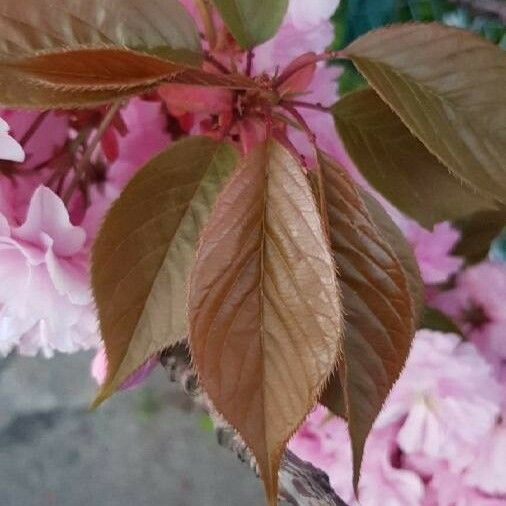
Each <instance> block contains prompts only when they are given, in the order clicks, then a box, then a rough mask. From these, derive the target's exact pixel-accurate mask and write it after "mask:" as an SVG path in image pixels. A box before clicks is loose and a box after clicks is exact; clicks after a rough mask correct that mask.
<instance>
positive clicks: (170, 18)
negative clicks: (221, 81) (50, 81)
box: [0, 0, 201, 64]
mask: <svg viewBox="0 0 506 506" xmlns="http://www.w3.org/2000/svg"><path fill="white" fill-rule="evenodd" d="M83 47H87V48H91V47H95V48H105V47H116V48H128V49H132V50H134V51H139V52H143V53H147V54H151V55H154V56H158V57H160V58H164V59H167V60H171V61H178V62H185V63H194V64H198V63H199V62H200V60H201V56H200V52H201V46H200V40H199V36H198V33H197V30H196V27H195V24H194V22H193V20H192V18H191V17H190V15H189V14H188V13H187V12H186V11H185V9H184V8H183V7H182V6H181V5H180V3H179V2H178V1H177V0H107V1H104V0H73V1H69V0H22V1H19V0H2V4H1V5H0V59H1V60H9V59H13V58H15V59H17V58H26V57H31V56H34V55H35V54H38V53H40V52H44V53H47V52H60V51H62V50H65V49H69V48H72V49H77V48H83Z"/></svg>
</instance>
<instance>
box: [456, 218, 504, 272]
mask: <svg viewBox="0 0 506 506" xmlns="http://www.w3.org/2000/svg"><path fill="white" fill-rule="evenodd" d="M454 225H455V226H456V227H457V228H458V229H459V231H460V234H461V237H460V241H459V242H458V243H457V245H456V246H455V248H454V250H453V252H452V254H453V255H457V256H461V257H464V258H465V259H466V261H467V262H468V263H470V264H474V263H477V262H480V261H481V260H483V259H484V258H485V257H486V256H487V255H488V252H489V251H490V246H491V244H492V241H493V240H494V239H495V238H496V237H497V236H498V235H499V234H500V233H501V231H502V230H503V229H504V228H505V227H506V209H504V208H503V209H498V210H497V211H483V212H480V213H474V214H471V215H470V216H466V217H464V218H462V219H460V220H457V221H456V222H455V223H454Z"/></svg>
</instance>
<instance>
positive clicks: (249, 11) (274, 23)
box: [213, 0, 288, 49]
mask: <svg viewBox="0 0 506 506" xmlns="http://www.w3.org/2000/svg"><path fill="white" fill-rule="evenodd" d="M213 2H214V4H215V5H216V8H217V9H218V11H219V12H220V14H221V17H222V18H223V21H224V22H225V24H226V25H227V28H228V29H229V30H230V32H231V33H232V35H233V36H234V38H235V40H236V41H237V42H238V43H239V45H240V46H241V47H242V48H245V49H249V48H252V47H255V46H258V45H259V44H261V43H262V42H265V41H266V40H269V39H270V38H271V37H273V36H274V35H275V34H276V32H277V31H278V28H279V27H280V25H281V23H282V21H283V18H284V17H285V13H286V10H287V8H288V0H269V1H266V0H213Z"/></svg>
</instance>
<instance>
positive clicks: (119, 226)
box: [92, 137, 236, 403]
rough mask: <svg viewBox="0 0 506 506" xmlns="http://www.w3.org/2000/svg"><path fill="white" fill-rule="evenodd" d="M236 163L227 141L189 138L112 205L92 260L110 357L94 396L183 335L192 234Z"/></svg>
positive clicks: (100, 398)
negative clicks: (102, 383)
mask: <svg viewBox="0 0 506 506" xmlns="http://www.w3.org/2000/svg"><path fill="white" fill-rule="evenodd" d="M235 162H236V155H235V151H234V149H233V148H231V147H230V146H228V145H227V144H222V143H217V142H214V141H212V140H210V139H208V138H204V137H191V138H189V139H186V140H184V141H181V142H178V143H177V144H174V145H172V146H171V147H170V148H169V149H167V150H166V151H165V152H163V153H162V154H160V155H159V156H157V157H156V158H154V159H153V160H152V161H151V162H149V163H148V164H147V165H146V166H145V167H144V168H143V169H142V170H141V171H140V172H139V173H138V174H137V175H136V176H135V177H134V178H133V179H132V181H131V182H130V183H129V184H128V186H127V187H126V188H125V190H124V191H123V193H122V194H121V196H120V197H119V199H118V200H117V201H116V202H115V203H114V205H113V206H112V209H111V210H110V212H109V213H108V215H107V217H106V219H105V222H104V225H103V226H102V229H101V231H100V235H99V237H98V238H97V241H96V243H95V246H94V249H93V261H92V285H93V293H94V295H95V301H96V304H97V308H98V313H99V317H100V326H101V331H102V338H103V340H104V343H105V347H106V353H107V360H108V364H109V366H108V371H107V379H106V382H105V383H104V385H103V387H102V390H101V391H100V393H99V395H98V398H97V401H96V402H97V403H99V402H101V401H103V400H104V399H105V398H107V397H108V396H109V395H111V394H112V393H114V391H115V390H116V389H117V388H118V387H119V386H120V385H121V384H122V383H123V381H124V380H125V378H127V377H128V376H129V375H130V373H132V371H135V370H136V369H137V368H138V367H139V366H140V365H142V364H143V363H144V362H145V361H146V360H147V359H148V358H150V357H152V356H153V355H155V354H156V353H158V352H160V351H161V350H162V349H164V348H166V347H168V346H170V345H172V344H175V343H176V342H178V341H179V340H180V339H182V338H184V337H185V336H186V335H187V333H188V325H187V318H186V298H187V295H186V293H187V280H188V277H189V273H190V270H191V268H192V266H193V263H194V258H195V249H196V246H197V242H198V239H199V233H200V230H201V229H202V227H203V225H204V224H205V223H206V221H207V219H208V216H209V214H210V212H211V209H212V207H213V204H214V202H215V200H216V197H217V195H218V193H219V192H220V190H221V189H222V187H223V185H224V183H225V182H226V181H227V179H228V178H229V176H230V174H231V173H232V171H233V169H234V167H235Z"/></svg>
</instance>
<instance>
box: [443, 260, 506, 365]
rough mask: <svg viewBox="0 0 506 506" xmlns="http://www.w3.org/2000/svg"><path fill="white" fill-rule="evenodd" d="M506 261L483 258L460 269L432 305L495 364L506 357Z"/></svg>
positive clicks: (498, 363)
mask: <svg viewBox="0 0 506 506" xmlns="http://www.w3.org/2000/svg"><path fill="white" fill-rule="evenodd" d="M505 301H506V264H504V263H499V262H483V263H481V264H479V265H476V266H474V267H470V268H468V269H466V270H465V271H463V272H462V273H461V274H460V275H459V276H458V278H457V280H456V282H455V287H454V288H453V289H451V290H447V291H444V292H441V293H440V294H439V295H438V296H436V297H435V299H434V301H433V303H434V305H435V306H436V307H437V308H439V309H441V310H442V311H444V312H445V313H446V314H448V315H449V316H451V317H452V318H453V319H454V320H455V321H456V322H457V323H458V324H459V325H460V326H461V327H462V330H463V331H464V333H465V334H466V335H467V336H469V338H470V339H472V340H473V342H474V343H475V344H476V346H477V347H478V348H479V349H480V351H481V352H482V353H483V354H484V355H485V356H486V357H487V358H488V359H489V360H490V361H491V362H492V363H493V364H494V365H495V366H496V367H499V366H500V364H501V361H505V360H506V303H505Z"/></svg>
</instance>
